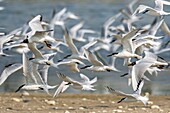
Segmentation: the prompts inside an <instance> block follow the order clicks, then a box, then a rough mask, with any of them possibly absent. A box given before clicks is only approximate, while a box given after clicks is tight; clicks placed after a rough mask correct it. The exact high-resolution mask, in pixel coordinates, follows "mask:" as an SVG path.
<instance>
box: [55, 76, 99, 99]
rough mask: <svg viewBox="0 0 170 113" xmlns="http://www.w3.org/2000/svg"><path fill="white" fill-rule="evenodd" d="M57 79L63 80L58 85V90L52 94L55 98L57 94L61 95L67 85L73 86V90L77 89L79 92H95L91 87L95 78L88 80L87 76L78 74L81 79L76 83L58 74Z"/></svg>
mask: <svg viewBox="0 0 170 113" xmlns="http://www.w3.org/2000/svg"><path fill="white" fill-rule="evenodd" d="M58 77H59V78H60V79H62V80H63V82H62V83H61V84H60V86H59V87H58V89H57V90H56V92H55V93H54V96H53V97H55V96H56V95H57V96H58V94H59V93H62V92H64V91H65V90H66V89H67V88H68V87H69V85H71V86H73V88H75V89H79V90H92V91H94V90H96V89H94V88H93V87H94V86H93V85H92V84H94V83H95V82H96V81H97V77H95V78H94V79H92V80H90V79H89V78H88V77H87V76H85V75H84V74H80V77H81V79H82V81H80V82H79V81H76V80H74V79H72V78H70V77H68V76H66V75H64V74H61V73H59V74H58Z"/></svg>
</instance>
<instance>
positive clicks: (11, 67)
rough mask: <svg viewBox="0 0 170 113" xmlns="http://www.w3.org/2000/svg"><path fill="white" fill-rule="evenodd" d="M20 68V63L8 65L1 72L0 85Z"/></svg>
mask: <svg viewBox="0 0 170 113" xmlns="http://www.w3.org/2000/svg"><path fill="white" fill-rule="evenodd" d="M21 68H22V64H20V63H14V64H9V65H7V66H5V69H4V70H3V72H2V74H1V76H0V85H1V84H2V83H4V81H5V80H6V79H7V78H8V77H9V76H10V75H11V74H12V73H14V72H16V71H17V70H19V69H21Z"/></svg>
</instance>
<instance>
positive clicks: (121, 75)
mask: <svg viewBox="0 0 170 113" xmlns="http://www.w3.org/2000/svg"><path fill="white" fill-rule="evenodd" d="M128 74H129V73H125V74H123V75H120V77H124V76H126V75H128Z"/></svg>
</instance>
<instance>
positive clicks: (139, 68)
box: [131, 60, 153, 91]
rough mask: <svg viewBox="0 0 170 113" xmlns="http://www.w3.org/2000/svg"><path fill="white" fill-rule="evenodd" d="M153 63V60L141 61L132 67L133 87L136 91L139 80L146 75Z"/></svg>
mask: <svg viewBox="0 0 170 113" xmlns="http://www.w3.org/2000/svg"><path fill="white" fill-rule="evenodd" d="M152 64H153V62H152V61H146V60H143V61H140V62H139V63H138V64H136V65H135V66H133V67H132V75H131V76H132V88H133V90H134V91H135V90H136V89H137V84H138V83H139V80H141V79H142V78H143V77H144V73H145V72H146V70H147V69H148V68H149V67H150V66H151V65H152Z"/></svg>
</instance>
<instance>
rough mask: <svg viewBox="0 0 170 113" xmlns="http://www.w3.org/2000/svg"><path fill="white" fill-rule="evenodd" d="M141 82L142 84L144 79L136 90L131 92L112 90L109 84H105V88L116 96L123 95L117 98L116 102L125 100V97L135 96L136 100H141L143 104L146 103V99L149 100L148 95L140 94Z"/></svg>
mask: <svg viewBox="0 0 170 113" xmlns="http://www.w3.org/2000/svg"><path fill="white" fill-rule="evenodd" d="M143 84H144V81H143V80H142V81H141V82H140V84H139V88H138V90H136V91H134V92H133V93H132V94H127V93H124V92H122V91H118V90H114V89H112V88H111V87H109V86H107V89H108V91H109V92H110V93H112V94H116V95H118V96H123V98H122V99H121V100H119V101H118V103H120V102H122V101H124V100H126V99H127V98H135V99H136V100H140V101H142V102H143V104H144V105H147V104H148V100H149V95H148V94H146V95H145V96H141V90H142V87H143Z"/></svg>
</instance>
